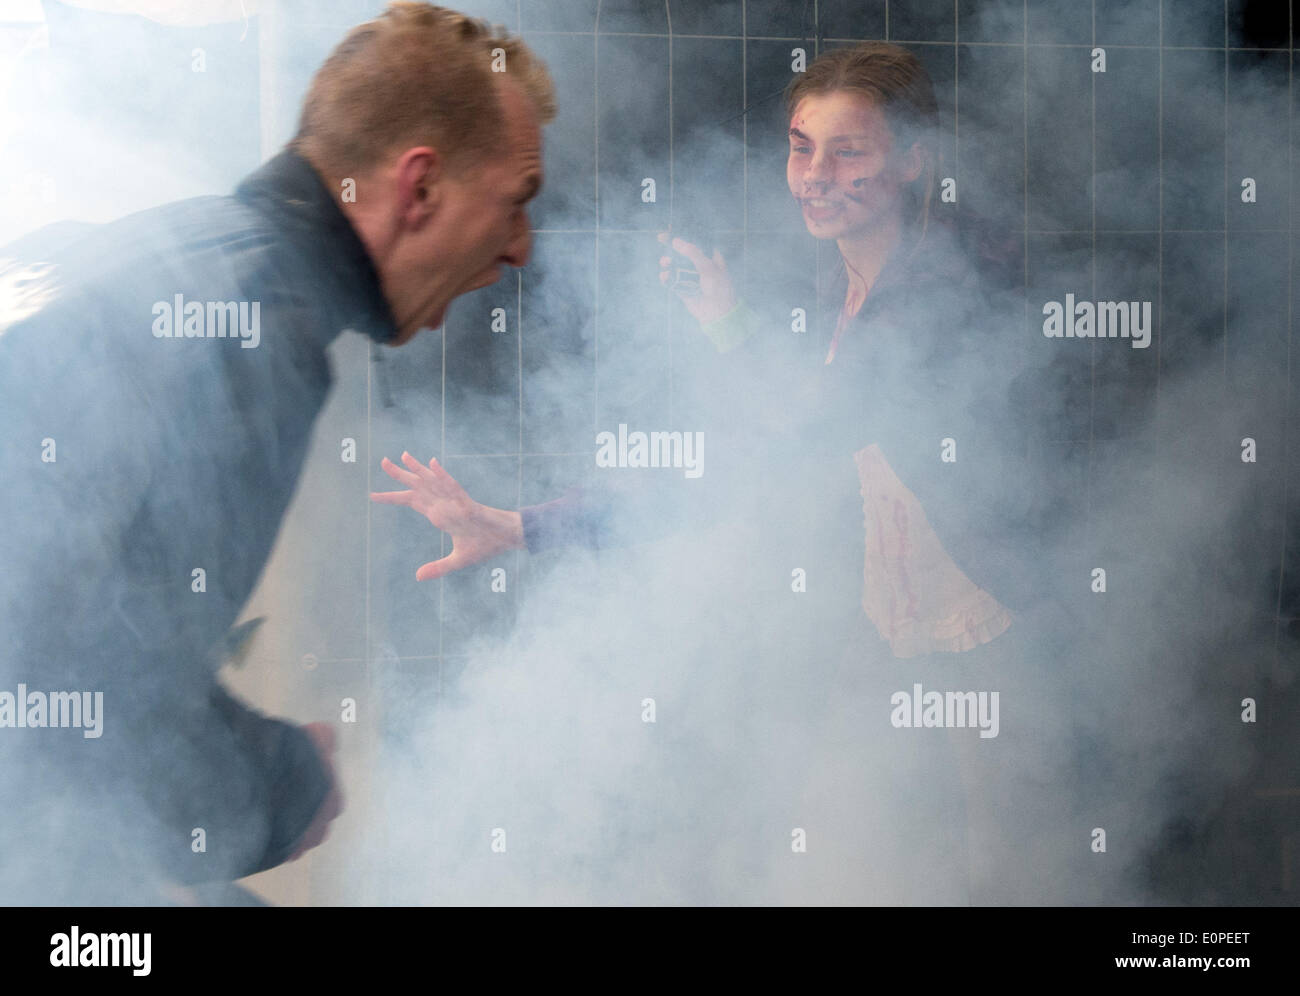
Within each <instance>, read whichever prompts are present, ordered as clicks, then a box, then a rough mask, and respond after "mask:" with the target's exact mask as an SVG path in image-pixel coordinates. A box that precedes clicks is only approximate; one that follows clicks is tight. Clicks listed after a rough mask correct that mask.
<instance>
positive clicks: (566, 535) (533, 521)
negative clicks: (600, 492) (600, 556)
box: [519, 488, 605, 553]
mask: <svg viewBox="0 0 1300 996" xmlns="http://www.w3.org/2000/svg"><path fill="white" fill-rule="evenodd" d="M519 517H520V519H522V520H523V527H524V545H525V546H526V547H527V548H528V552H529V553H542V552H544V551H546V550H552V549H557V548H559V547H565V546H580V547H585V548H586V549H589V550H595V549H599V547H600V545H601V543H600V537H601V535H602V526H603V524H604V520H605V509H604V508H603V507H602V506H600V505H599V504H598V503H596V502H593V501H592V500H591V499H590V497H589V496H588V495H587V494H586V493H585V492H584V491H583V490H582V489H581V488H570V489H569V490H568V491H566V492H565V493H564V494H563V495H562V496H561V497H559V498H556V499H555V500H554V501H548V502H546V503H545V504H542V505H528V506H525V507H523V508H521V509H520V510H519Z"/></svg>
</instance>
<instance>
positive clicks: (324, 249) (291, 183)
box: [235, 148, 397, 343]
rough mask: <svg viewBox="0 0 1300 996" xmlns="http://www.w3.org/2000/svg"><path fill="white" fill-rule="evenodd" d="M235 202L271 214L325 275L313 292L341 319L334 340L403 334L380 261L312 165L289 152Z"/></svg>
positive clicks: (246, 183)
mask: <svg viewBox="0 0 1300 996" xmlns="http://www.w3.org/2000/svg"><path fill="white" fill-rule="evenodd" d="M235 197H236V198H238V199H239V200H242V201H244V202H245V203H247V204H248V205H250V206H251V207H253V208H255V209H256V210H258V211H261V212H262V213H264V214H267V215H269V216H270V217H271V218H272V219H273V220H274V221H275V223H276V225H277V227H279V228H280V229H281V231H282V232H283V234H284V235H285V237H286V238H288V239H289V241H290V242H292V243H293V244H294V246H295V248H297V249H298V250H300V252H301V253H302V255H303V258H304V259H306V260H307V261H308V265H309V266H311V267H312V269H314V270H317V271H318V272H320V274H321V279H320V283H319V286H318V288H313V290H314V291H318V292H319V293H321V294H324V295H325V296H326V302H327V307H328V308H329V310H330V311H332V312H334V313H335V314H336V315H337V322H331V328H330V330H329V338H330V339H333V338H334V336H335V335H336V334H337V333H338V332H339V331H340V330H342V329H345V328H350V329H354V330H355V331H357V332H360V333H361V334H363V335H366V336H369V337H370V338H371V339H373V340H374V341H376V342H381V343H387V342H390V341H391V340H392V339H393V338H394V337H395V336H396V335H397V328H396V324H395V322H394V320H393V314H392V311H391V309H390V308H389V306H388V301H387V299H386V298H385V297H384V293H383V289H382V287H381V285H380V283H379V274H378V272H377V271H376V270H375V265H374V262H373V261H372V260H371V258H370V254H369V253H368V252H367V251H366V247H365V245H364V244H363V243H362V241H361V238H360V237H359V236H358V235H357V232H356V229H354V228H353V227H352V223H351V222H350V221H348V219H347V216H346V215H345V214H344V213H343V210H342V208H340V207H339V206H338V204H337V203H336V201H335V199H334V196H333V194H331V192H330V191H329V189H328V188H326V186H325V184H324V182H323V181H322V180H321V178H320V176H319V174H317V172H316V170H315V169H314V168H313V167H312V165H311V163H309V162H308V161H307V160H306V159H305V158H303V157H302V156H301V155H299V154H298V153H296V152H294V151H293V150H292V149H288V148H286V149H285V150H284V151H282V152H281V153H279V154H278V155H276V156H274V157H273V158H271V159H269V160H267V161H266V162H265V163H263V164H262V165H261V166H260V167H259V168H258V169H256V170H254V171H253V172H252V173H250V174H249V175H248V176H247V177H245V178H244V180H243V181H242V182H241V183H240V184H239V186H238V187H236V188H235Z"/></svg>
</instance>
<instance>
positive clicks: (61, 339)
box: [0, 151, 395, 903]
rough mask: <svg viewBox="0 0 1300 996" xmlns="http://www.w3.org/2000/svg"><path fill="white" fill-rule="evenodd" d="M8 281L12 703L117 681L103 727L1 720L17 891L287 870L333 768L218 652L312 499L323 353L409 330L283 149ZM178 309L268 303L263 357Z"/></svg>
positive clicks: (5, 342)
mask: <svg viewBox="0 0 1300 996" xmlns="http://www.w3.org/2000/svg"><path fill="white" fill-rule="evenodd" d="M0 288H3V294H2V295H0V426H2V427H3V436H2V438H3V449H0V484H2V485H3V486H2V487H0V639H2V642H0V661H2V664H0V692H4V691H9V692H11V693H14V694H15V695H16V694H17V692H18V685H19V684H20V683H21V684H23V685H25V686H26V688H27V690H29V692H30V691H39V692H42V693H47V694H48V693H50V692H54V691H90V692H95V691H102V692H103V713H104V715H103V728H102V735H101V736H100V737H98V738H86V737H85V736H84V735H83V733H82V732H81V731H79V730H76V729H48V728H46V729H39V728H38V729H32V728H0V806H2V807H3V812H2V813H0V902H4V903H16V902H17V903H28V902H31V903H42V902H60V901H83V902H109V903H112V902H119V901H137V900H140V901H147V899H148V897H149V896H151V895H154V893H152V892H151V890H152V889H153V887H154V883H157V882H159V881H164V880H170V881H180V882H201V881H219V880H228V879H231V878H235V877H238V876H242V875H247V874H250V873H252V872H256V871H259V870H261V869H264V868H269V867H271V866H273V865H276V864H278V863H280V862H281V861H283V860H285V859H286V858H287V857H288V855H289V854H290V853H291V851H292V849H293V847H294V845H295V843H296V842H297V841H298V839H299V838H300V837H301V835H302V833H303V831H304V830H305V829H306V827H307V826H308V824H309V823H310V821H311V819H312V817H313V815H314V814H315V813H316V812H317V811H318V809H319V808H320V806H321V803H322V802H323V800H324V798H325V796H326V793H327V791H328V789H329V779H328V776H327V775H326V772H325V770H324V768H323V766H322V764H321V762H320V760H319V758H318V756H317V754H316V751H315V750H314V748H313V746H312V743H311V741H310V739H309V738H308V736H307V735H306V734H305V733H304V732H303V731H302V730H301V729H300V728H297V727H295V726H291V725H289V724H287V723H284V722H281V721H279V720H275V719H271V718H268V717H266V716H263V715H261V714H259V713H258V712H256V711H255V710H253V709H250V708H249V707H247V706H246V705H244V704H242V703H240V702H238V701H236V700H235V699H234V698H233V697H232V696H231V695H230V694H229V693H228V692H227V691H226V690H225V689H224V688H223V687H222V686H221V684H220V683H219V682H218V680H217V674H216V671H217V668H218V667H219V665H220V663H221V658H220V655H219V654H218V653H215V651H216V649H217V648H218V647H219V645H220V644H221V642H222V640H223V637H224V636H225V634H226V633H227V632H228V631H229V630H230V629H231V627H232V624H234V623H235V621H236V618H237V616H238V614H239V612H240V610H241V608H242V606H243V605H244V603H245V601H246V600H247V598H248V596H249V594H250V593H251V592H252V590H253V588H254V586H255V584H256V582H257V580H258V577H259V574H260V572H261V570H262V567H263V565H264V564H265V562H266V560H267V557H268V555H269V553H270V551H271V547H272V544H273V542H274V540H275V536H276V532H277V530H278V528H279V526H280V521H281V518H282V517H283V515H284V512H285V509H286V508H287V506H288V504H289V500H290V497H291V496H292V494H293V491H294V486H295V484H296V482H297V479H298V474H299V472H300V469H301V467H302V463H303V459H304V457H305V454H306V451H307V445H308V440H309V436H310V432H311V428H312V423H313V420H314V419H315V417H316V415H317V413H318V412H319V411H320V409H321V407H322V405H323V404H324V402H325V399H326V395H327V393H328V391H329V388H330V384H331V376H332V375H331V371H330V366H329V362H328V360H327V357H326V347H327V345H328V344H329V343H330V342H331V341H332V340H333V339H334V338H335V337H336V336H337V335H338V334H339V333H340V332H341V331H343V330H344V329H353V330H356V331H358V332H360V333H362V334H364V335H367V336H369V337H371V338H373V339H375V340H376V341H379V342H386V341H389V340H391V338H392V337H393V335H394V334H395V330H394V326H393V322H392V317H391V314H390V312H389V309H388V306H387V304H386V302H385V299H384V297H383V295H382V293H381V290H380V286H379V280H378V276H377V274H376V272H375V269H374V267H373V265H372V263H371V260H370V259H369V257H368V255H367V253H366V251H365V248H364V247H363V245H362V243H361V241H360V240H359V238H358V237H357V235H356V233H355V231H354V230H353V228H352V227H351V225H350V224H349V222H348V221H347V219H346V218H345V217H344V215H343V213H342V212H341V210H340V208H339V207H338V205H337V204H336V203H335V200H334V197H333V196H332V195H331V193H330V191H328V190H327V189H326V188H325V186H324V185H323V184H322V182H321V181H320V179H319V178H318V177H317V175H316V173H315V172H314V171H313V170H312V168H311V167H310V166H309V164H308V163H307V162H306V161H305V160H304V159H302V158H301V157H299V156H297V155H296V154H294V153H293V152H291V151H286V152H284V153H282V154H281V155H279V156H277V157H276V158H274V159H272V160H271V161H270V162H268V163H266V164H265V165H264V166H263V167H262V168H260V169H259V170H257V171H256V172H255V173H254V174H252V175H251V176H250V177H248V178H247V179H246V180H245V181H244V182H243V183H242V184H241V185H240V186H239V188H238V189H237V190H236V192H235V194H234V195H233V196H230V197H199V198H194V199H191V200H186V201H181V202H177V203H173V204H168V205H165V206H162V207H158V208H154V209H151V210H147V211H143V212H140V213H138V214H134V215H131V216H129V217H126V218H123V219H121V220H119V221H117V222H114V223H112V224H108V225H103V226H70V225H66V224H65V225H60V226H52V227H51V228H49V229H43V230H41V231H40V232H37V233H35V234H34V235H32V236H28V237H26V238H24V239H22V240H20V241H19V242H17V243H14V244H13V245H11V246H8V247H5V248H3V249H0ZM177 295H181V296H182V300H183V302H200V303H203V304H204V305H205V306H206V303H207V302H236V303H244V304H246V305H250V306H251V304H252V303H253V302H257V304H258V306H259V309H260V323H259V329H258V338H257V344H256V346H254V347H250V346H249V345H248V343H250V342H252V341H253V339H252V337H251V335H249V336H247V337H245V338H241V337H238V336H235V337H229V336H228V337H226V338H213V337H202V338H199V337H185V336H184V335H181V336H180V337H172V338H161V337H159V336H158V335H156V334H155V332H156V331H158V330H159V329H160V328H162V326H160V325H158V324H156V322H157V321H158V316H159V314H160V312H161V310H162V309H161V305H163V304H170V305H174V303H175V301H176V296H177ZM248 314H249V317H250V321H251V316H252V310H251V307H250V309H249V311H248ZM181 317H182V316H181V315H179V314H178V315H176V316H175V318H176V324H177V326H178V327H180V325H181V322H180V319H181ZM205 320H206V311H205ZM198 328H199V329H200V330H202V329H206V330H207V331H212V330H213V329H214V328H215V326H213V325H203V326H198ZM193 330H194V329H193V328H192V329H191V331H193ZM199 570H201V571H202V572H203V574H202V575H198V574H197V573H196V572H197V571H199ZM200 577H201V578H202V584H200V581H199V578H200ZM198 589H203V590H198ZM19 707H20V708H21V705H20V706H19ZM38 718H39V717H38ZM200 831H201V832H200Z"/></svg>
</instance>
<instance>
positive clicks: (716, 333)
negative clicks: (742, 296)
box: [700, 301, 759, 353]
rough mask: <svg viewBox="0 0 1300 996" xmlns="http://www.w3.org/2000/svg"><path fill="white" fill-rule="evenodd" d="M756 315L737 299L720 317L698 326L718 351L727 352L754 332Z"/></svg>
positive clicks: (756, 326)
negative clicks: (733, 305) (734, 304)
mask: <svg viewBox="0 0 1300 996" xmlns="http://www.w3.org/2000/svg"><path fill="white" fill-rule="evenodd" d="M758 321H759V319H758V315H756V314H755V313H754V311H753V309H752V308H750V307H749V305H747V304H746V303H745V302H744V301H737V302H736V306H735V307H734V308H732V309H731V310H730V311H728V312H727V313H726V314H725V315H723V316H722V317H721V318H715V319H714V320H713V321H711V322H705V323H704V324H703V325H701V326H700V329H701V331H703V332H704V334H705V335H706V336H708V337H709V340H710V341H711V342H712V343H713V345H714V347H715V348H716V349H717V350H718V352H719V353H727V352H730V351H731V350H733V349H735V348H736V347H737V346H739V345H740V344H741V343H742V342H744V341H745V340H746V339H748V338H749V337H750V336H752V335H753V334H754V332H755V331H756V330H757V328H758Z"/></svg>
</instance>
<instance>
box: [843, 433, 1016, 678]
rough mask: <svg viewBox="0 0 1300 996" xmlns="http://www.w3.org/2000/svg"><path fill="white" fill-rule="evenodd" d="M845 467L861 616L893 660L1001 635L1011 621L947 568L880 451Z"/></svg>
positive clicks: (869, 450)
mask: <svg viewBox="0 0 1300 996" xmlns="http://www.w3.org/2000/svg"><path fill="white" fill-rule="evenodd" d="M853 460H854V462H855V463H856V464H857V467H858V480H859V482H860V483H861V485H862V512H863V519H864V525H865V527H866V540H867V542H866V547H867V551H866V552H867V555H866V566H865V568H864V571H863V586H862V608H863V609H864V610H865V611H866V613H867V616H868V618H870V619H871V621H872V622H873V623H875V625H876V629H877V630H879V631H880V635H881V636H882V637H884V639H885V640H886V641H887V642H888V643H889V645H890V648H891V649H892V650H893V652H894V656H895V657H904V658H905V657H917V656H919V655H921V654H928V653H934V652H936V651H946V652H950V653H951V652H959V651H964V650H970V649H972V648H974V647H978V646H980V645H981V644H985V643H988V642H989V641H990V640H992V639H994V638H995V637H997V636H1000V635H1001V634H1002V633H1004V632H1005V631H1006V630H1007V628H1008V627H1009V626H1010V625H1011V614H1010V613H1009V612H1008V611H1007V610H1006V609H1005V608H1004V607H1003V606H1002V605H1001V604H1000V603H999V602H998V601H997V599H995V598H994V597H993V596H992V595H990V594H989V593H988V592H987V591H984V590H983V589H982V588H979V587H977V586H976V585H975V583H974V582H973V581H971V580H970V578H968V577H967V576H966V575H965V574H964V573H963V572H962V570H961V568H960V567H958V566H957V565H956V564H954V563H953V561H952V558H951V557H949V556H948V554H947V552H946V551H945V550H944V548H943V544H942V543H940V541H939V537H938V536H937V535H935V532H934V530H933V529H932V528H930V523H929V520H928V519H927V518H926V515H925V510H924V509H922V508H921V503H920V502H919V501H918V500H917V497H916V495H914V494H913V493H912V492H911V491H910V490H909V489H908V487H907V486H906V485H905V484H904V483H903V482H902V481H900V480H899V479H898V475H896V474H895V473H894V471H893V468H892V467H890V466H889V464H888V463H887V462H886V460H885V455H884V453H883V452H882V451H881V449H880V447H879V446H877V445H876V444H875V443H872V444H871V445H870V446H867V447H866V448H864V449H861V450H859V451H858V452H857V453H855V454H853Z"/></svg>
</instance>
